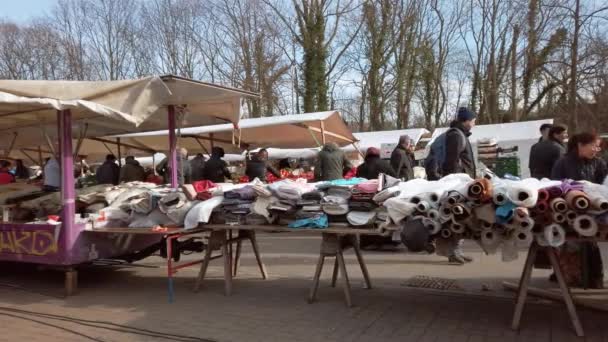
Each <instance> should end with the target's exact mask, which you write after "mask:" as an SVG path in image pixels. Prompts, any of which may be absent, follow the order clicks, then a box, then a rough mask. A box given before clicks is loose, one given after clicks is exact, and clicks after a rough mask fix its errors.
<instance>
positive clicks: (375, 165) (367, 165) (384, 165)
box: [357, 156, 397, 179]
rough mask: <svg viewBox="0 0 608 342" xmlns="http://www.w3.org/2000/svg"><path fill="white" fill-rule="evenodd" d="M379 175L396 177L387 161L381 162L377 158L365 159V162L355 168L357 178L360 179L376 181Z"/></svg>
mask: <svg viewBox="0 0 608 342" xmlns="http://www.w3.org/2000/svg"><path fill="white" fill-rule="evenodd" d="M381 173H384V174H387V175H389V176H391V177H397V175H396V173H395V170H394V169H393V167H392V166H391V164H390V163H389V162H388V160H382V159H380V157H378V156H372V157H366V158H365V162H363V164H361V165H359V167H358V168H357V177H360V178H366V179H376V178H378V176H379V175H380V174H381Z"/></svg>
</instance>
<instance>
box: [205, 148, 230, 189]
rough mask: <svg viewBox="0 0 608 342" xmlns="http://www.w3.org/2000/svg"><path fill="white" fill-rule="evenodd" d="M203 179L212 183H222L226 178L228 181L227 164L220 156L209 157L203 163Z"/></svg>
mask: <svg viewBox="0 0 608 342" xmlns="http://www.w3.org/2000/svg"><path fill="white" fill-rule="evenodd" d="M203 178H204V179H206V180H210V181H212V182H213V183H224V182H225V181H226V178H228V179H230V171H228V164H226V162H225V161H223V160H222V158H221V157H220V156H217V155H211V158H209V160H207V161H206V162H205V168H204V169H203Z"/></svg>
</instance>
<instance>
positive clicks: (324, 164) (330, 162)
mask: <svg viewBox="0 0 608 342" xmlns="http://www.w3.org/2000/svg"><path fill="white" fill-rule="evenodd" d="M351 168H352V166H351V164H350V161H348V159H346V154H344V151H342V150H341V149H340V147H338V145H337V144H336V143H327V144H325V145H323V149H321V151H320V152H319V154H318V156H317V164H316V165H315V179H316V180H317V181H330V180H334V179H343V178H344V175H345V174H346V173H347V172H348V171H350V169H351Z"/></svg>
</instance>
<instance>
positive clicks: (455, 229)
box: [450, 222, 466, 234]
mask: <svg viewBox="0 0 608 342" xmlns="http://www.w3.org/2000/svg"><path fill="white" fill-rule="evenodd" d="M450 230H451V231H452V233H454V234H463V233H464V232H465V230H466V226H465V225H464V224H460V223H456V222H452V224H450Z"/></svg>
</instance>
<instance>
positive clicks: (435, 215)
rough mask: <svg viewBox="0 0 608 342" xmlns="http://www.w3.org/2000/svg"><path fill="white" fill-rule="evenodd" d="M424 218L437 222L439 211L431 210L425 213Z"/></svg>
mask: <svg viewBox="0 0 608 342" xmlns="http://www.w3.org/2000/svg"><path fill="white" fill-rule="evenodd" d="M426 216H427V217H428V218H430V219H431V220H434V221H438V222H439V211H438V210H437V209H431V210H429V211H427V212H426Z"/></svg>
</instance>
